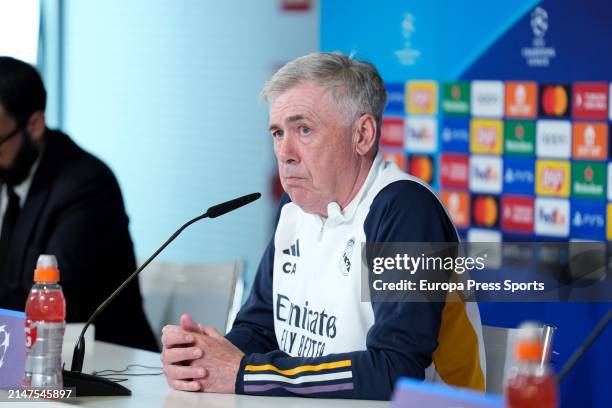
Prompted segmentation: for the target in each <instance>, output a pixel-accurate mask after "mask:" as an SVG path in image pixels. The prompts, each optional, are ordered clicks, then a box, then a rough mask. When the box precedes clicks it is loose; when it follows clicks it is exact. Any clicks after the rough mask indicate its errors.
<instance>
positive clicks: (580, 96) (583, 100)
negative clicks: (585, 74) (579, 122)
mask: <svg viewBox="0 0 612 408" xmlns="http://www.w3.org/2000/svg"><path fill="white" fill-rule="evenodd" d="M572 91H573V95H572V101H573V104H572V115H573V116H574V118H576V119H601V120H606V118H607V116H608V103H609V101H608V94H609V88H608V84H607V83H605V82H576V83H575V84H574V86H573V87H572Z"/></svg>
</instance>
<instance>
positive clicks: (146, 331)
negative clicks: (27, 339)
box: [0, 130, 157, 350]
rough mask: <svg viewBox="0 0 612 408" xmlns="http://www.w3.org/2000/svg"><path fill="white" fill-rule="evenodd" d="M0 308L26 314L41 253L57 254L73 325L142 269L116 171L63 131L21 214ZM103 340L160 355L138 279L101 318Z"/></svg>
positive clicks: (54, 135)
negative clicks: (138, 265) (146, 314)
mask: <svg viewBox="0 0 612 408" xmlns="http://www.w3.org/2000/svg"><path fill="white" fill-rule="evenodd" d="M9 254H10V260H9V264H8V270H6V271H0V307H3V308H8V309H13V310H24V309H25V302H26V299H27V295H28V292H29V290H30V288H31V287H32V280H33V274H34V268H35V267H36V260H37V259H38V256H39V255H40V254H53V255H55V256H56V257H57V260H58V264H59V268H60V284H61V285H62V288H63V290H64V295H65V297H66V312H67V316H66V320H67V321H68V322H82V321H86V320H87V318H88V317H89V316H90V315H91V313H92V312H93V311H94V310H95V308H96V307H97V306H98V305H99V304H100V303H101V302H102V301H103V300H104V298H106V297H107V296H108V295H110V294H111V293H112V292H113V291H114V289H116V288H117V287H118V286H119V285H120V284H121V282H122V281H123V280H124V279H125V278H126V277H127V276H128V275H129V274H130V273H132V272H133V271H134V270H135V268H136V262H135V257H134V250H133V246H132V240H131V238H130V234H129V232H128V217H127V215H126V213H125V209H124V206H123V198H122V196H121V191H120V190H119V185H118V184H117V180H116V179H115V176H114V175H113V173H112V172H111V170H110V169H109V168H108V167H107V166H106V165H105V164H104V163H102V162H101V161H100V160H98V159H97V158H95V157H94V156H92V155H90V154H89V153H87V152H85V151H84V150H82V149H81V148H80V147H78V146H77V145H76V144H75V143H74V142H73V141H72V140H70V138H69V137H68V136H66V135H64V134H63V133H60V132H57V131H51V130H47V134H46V146H45V150H44V153H43V155H42V157H41V159H40V164H39V167H38V169H37V171H36V174H35V175H34V178H33V180H32V184H31V187H30V190H29V192H28V196H27V198H26V200H25V202H24V204H23V206H22V208H21V212H20V213H19V219H18V220H17V225H16V229H15V232H14V236H13V239H12V242H11V247H10V252H9ZM94 324H95V326H96V338H97V339H99V340H103V341H108V342H112V343H119V344H124V345H127V346H132V347H139V348H145V349H149V350H157V344H156V342H155V338H154V336H153V333H152V331H151V328H150V327H149V324H148V322H147V320H146V318H145V315H144V311H143V308H142V299H141V296H140V290H139V286H138V280H137V279H136V280H134V281H133V282H132V283H131V284H130V285H129V286H128V287H126V288H125V290H124V291H123V293H122V294H121V295H119V296H118V297H117V298H116V299H115V300H114V302H113V303H111V304H110V305H109V307H108V308H107V309H106V310H105V311H104V312H102V313H101V314H100V315H99V316H98V318H97V319H96V321H94Z"/></svg>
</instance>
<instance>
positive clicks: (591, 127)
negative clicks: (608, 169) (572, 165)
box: [572, 122, 608, 160]
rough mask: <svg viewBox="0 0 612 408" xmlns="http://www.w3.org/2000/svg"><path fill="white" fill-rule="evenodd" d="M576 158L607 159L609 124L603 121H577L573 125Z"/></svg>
mask: <svg viewBox="0 0 612 408" xmlns="http://www.w3.org/2000/svg"><path fill="white" fill-rule="evenodd" d="M573 127H574V132H573V137H572V141H573V149H572V155H573V157H574V158H575V159H589V160H605V159H606V158H607V156H608V126H607V125H606V124H603V123H585V122H576V123H574V125H573Z"/></svg>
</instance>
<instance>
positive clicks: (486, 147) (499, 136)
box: [470, 119, 504, 154]
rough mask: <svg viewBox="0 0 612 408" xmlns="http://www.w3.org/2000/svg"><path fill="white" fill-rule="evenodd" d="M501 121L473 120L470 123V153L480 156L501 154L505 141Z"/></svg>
mask: <svg viewBox="0 0 612 408" xmlns="http://www.w3.org/2000/svg"><path fill="white" fill-rule="evenodd" d="M503 139H504V138H503V123H502V121H501V120H492V119H472V122H471V123H470V151H471V152H472V153H480V154H501V153H502V146H503V144H504V141H503Z"/></svg>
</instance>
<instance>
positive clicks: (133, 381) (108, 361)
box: [0, 341, 389, 408]
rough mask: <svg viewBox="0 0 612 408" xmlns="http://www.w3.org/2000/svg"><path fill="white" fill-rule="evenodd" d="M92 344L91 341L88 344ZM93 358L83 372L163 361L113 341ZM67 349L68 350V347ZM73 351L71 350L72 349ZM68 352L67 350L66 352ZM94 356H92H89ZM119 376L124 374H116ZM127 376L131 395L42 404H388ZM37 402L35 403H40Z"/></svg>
mask: <svg viewBox="0 0 612 408" xmlns="http://www.w3.org/2000/svg"><path fill="white" fill-rule="evenodd" d="M87 346H89V344H87ZM92 349H93V350H92V351H93V358H87V357H86V359H85V364H84V367H83V372H86V373H91V372H92V371H101V370H108V369H111V370H122V369H124V368H125V367H126V366H127V365H128V364H142V365H146V366H157V367H160V370H151V369H146V370H145V369H139V368H135V369H133V370H131V371H132V372H135V371H137V372H155V371H157V372H160V371H161V362H160V360H159V354H158V353H153V352H150V351H144V350H139V349H133V348H129V347H123V346H117V345H114V344H110V343H104V342H98V341H96V342H95V344H94V347H92ZM65 352H66V350H65ZM71 352H72V351H71V350H70V353H71ZM64 354H65V353H64ZM90 357H91V356H90ZM117 377H121V376H120V375H117ZM121 378H128V380H127V381H125V382H122V383H121V384H122V385H124V386H125V387H127V388H129V389H130V390H131V391H132V395H131V396H130V397H79V398H76V399H71V400H70V403H58V402H51V401H46V402H43V403H42V404H44V405H40V407H41V408H42V407H55V406H57V407H69V406H72V407H74V406H75V405H79V406H86V407H147V408H148V407H168V408H170V407H181V408H182V407H200V408H201V407H215V408H217V407H218V408H222V407H262V408H275V407H283V408H292V407H296V408H297V407H333V408H342V407H347V408H348V407H351V408H359V407H388V406H389V402H385V401H362V400H359V401H358V400H334V399H319V398H303V397H258V396H250V395H232V394H208V393H201V392H184V391H176V390H173V389H171V388H170V387H169V386H168V385H167V384H166V380H165V377H164V375H163V374H162V375H158V376H144V377H121ZM0 395H6V391H0ZM3 400H4V401H6V400H5V399H4V398H3ZM38 404H39V403H37V405H36V406H38ZM5 405H10V406H16V407H19V406H21V407H26V406H29V405H28V403H27V402H26V404H25V405H24V403H23V402H14V403H7V402H0V406H5Z"/></svg>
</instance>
